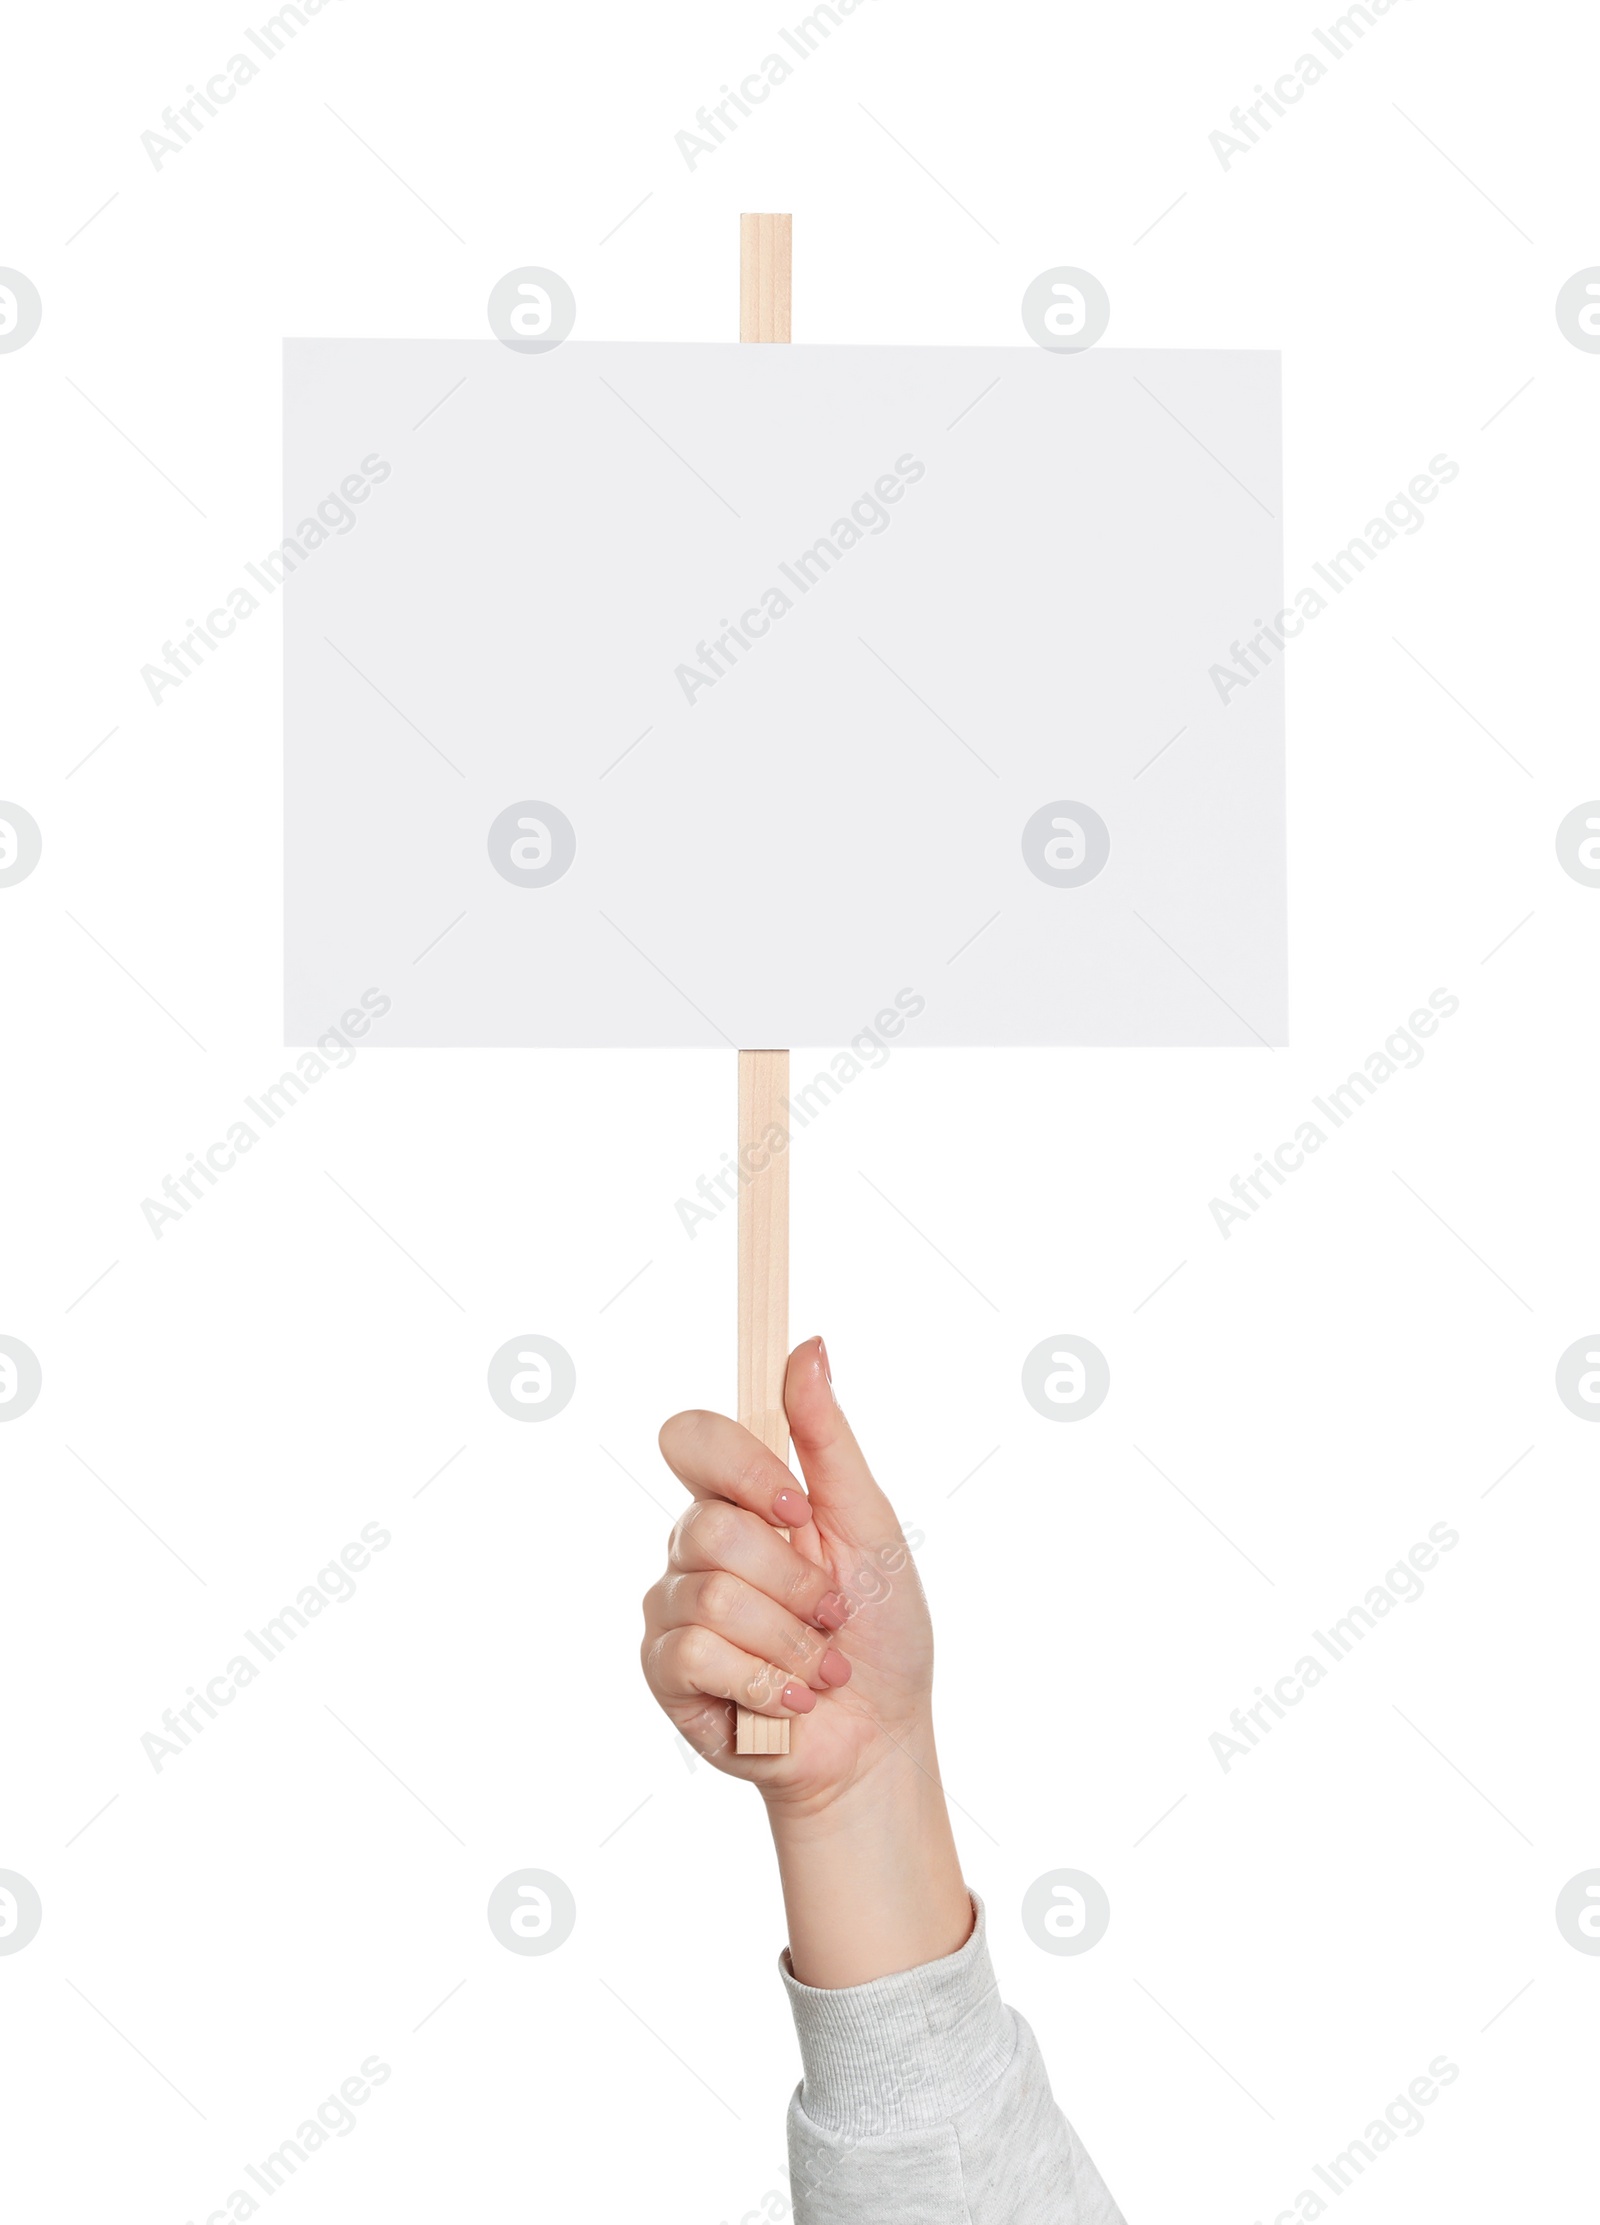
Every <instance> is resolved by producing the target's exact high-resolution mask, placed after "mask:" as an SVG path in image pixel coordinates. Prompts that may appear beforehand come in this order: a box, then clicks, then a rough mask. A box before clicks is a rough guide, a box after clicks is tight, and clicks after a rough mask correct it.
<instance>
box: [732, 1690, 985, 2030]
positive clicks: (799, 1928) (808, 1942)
mask: <svg viewBox="0 0 1600 2225" xmlns="http://www.w3.org/2000/svg"><path fill="white" fill-rule="evenodd" d="M907 1747H908V1748H909V1751H903V1750H900V1749H895V1750H893V1752H892V1756H891V1761H892V1766H891V1762H880V1763H879V1764H878V1765H877V1766H876V1767H875V1768H874V1769H873V1770H872V1771H871V1772H870V1773H869V1774H868V1775H866V1776H865V1777H862V1778H860V1779H857V1780H856V1781H855V1782H853V1783H852V1784H850V1785H849V1786H847V1787H843V1788H840V1789H839V1790H837V1791H835V1792H834V1793H833V1794H832V1795H831V1797H830V1798H828V1799H827V1800H826V1801H825V1802H819V1801H816V1800H810V1801H807V1802H805V1803H802V1804H795V1803H786V1802H784V1801H783V1800H781V1799H780V1798H779V1797H777V1796H772V1797H769V1799H768V1803H767V1814H768V1821H769V1823H770V1824H771V1827H772V1837H773V1844H774V1846H775V1848H776V1850H777V1856H778V1868H779V1872H780V1875H781V1877H782V1880H783V1896H784V1907H785V1912H786V1914H787V1916H788V1922H789V1953H790V1960H791V1964H792V1967H793V1970H794V1974H795V1976H796V1977H797V1978H798V1979H799V1980H800V1982H801V1983H802V1984H803V1985H808V1986H816V1987H826V1988H836V1987H845V1986H856V1985H867V1984H870V1983H871V1982H872V1981H873V1980H874V1979H876V1978H881V1977H887V1976H889V1975H891V1974H892V1973H894V1972H896V1971H901V1970H911V1969H916V1968H918V1967H920V1966H921V1965H922V1964H924V1963H929V1962H937V1961H939V1960H941V1959H942V1958H943V1957H945V1956H946V1955H952V1954H954V1953H956V1952H957V1950H958V1949H959V1948H961V1947H962V1946H963V1945H965V1943H966V1941H967V1939H968V1938H969V1937H970V1936H971V1932H972V1902H971V1898H970V1896H969V1894H968V1892H967V1888H966V1884H965V1881H964V1879H963V1877H962V1874H961V1863H960V1858H959V1856H958V1855H957V1852H956V1846H955V1840H954V1837H953V1835H952V1833H951V1829H950V1818H949V1812H948V1810H947V1808H946V1806H945V1799H944V1792H943V1789H942V1787H941V1785H940V1783H939V1778H938V1764H937V1760H936V1757H935V1755H934V1750H933V1739H932V1732H931V1726H930V1727H929V1729H928V1731H927V1734H926V1736H921V1737H917V1738H916V1739H915V1740H908V1741H907ZM913 1756H914V1757H915V1758H914V1759H913V1758H912V1757H913Z"/></svg>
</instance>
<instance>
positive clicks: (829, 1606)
mask: <svg viewBox="0 0 1600 2225" xmlns="http://www.w3.org/2000/svg"><path fill="white" fill-rule="evenodd" d="M811 1619H812V1621H813V1622H820V1623H821V1625H822V1627H823V1629H824V1630H842V1629H843V1628H844V1626H845V1624H846V1623H847V1622H848V1621H849V1620H850V1609H849V1607H848V1606H847V1605H846V1603H845V1601H844V1600H843V1599H841V1597H840V1596H839V1594H838V1593H837V1592H836V1591H831V1592H828V1593H826V1594H825V1595H824V1596H823V1597H822V1598H821V1599H819V1600H818V1601H817V1604H816V1605H815V1607H813V1608H812V1610H811Z"/></svg>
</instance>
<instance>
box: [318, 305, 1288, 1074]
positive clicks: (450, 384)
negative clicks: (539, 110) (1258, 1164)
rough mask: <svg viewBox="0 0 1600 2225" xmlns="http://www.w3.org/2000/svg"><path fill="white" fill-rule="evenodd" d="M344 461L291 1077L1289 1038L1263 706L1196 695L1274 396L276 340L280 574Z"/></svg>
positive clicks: (832, 360) (1278, 782) (754, 356)
mask: <svg viewBox="0 0 1600 2225" xmlns="http://www.w3.org/2000/svg"><path fill="white" fill-rule="evenodd" d="M369 457H376V458H378V459H379V460H380V461H381V462H382V463H386V464H387V465H388V466H389V467H390V469H389V472H388V476H387V477H385V478H383V479H382V480H381V483H377V484H370V485H368V486H366V487H365V490H364V494H363V499H362V500H361V502H360V504H359V506H356V505H354V504H351V505H349V506H348V509H347V511H346V513H345V515H343V516H339V515H338V514H337V513H338V511H339V510H340V509H341V508H343V507H344V506H343V505H335V506H334V507H333V508H332V509H330V510H329V511H328V512H326V513H325V515H327V516H333V517H336V526H335V529H334V530H332V531H331V532H329V533H328V534H327V536H326V538H325V539H324V540H322V542H321V545H319V546H317V547H315V548H314V549H310V550H309V551H307V552H306V553H303V554H298V555H296V556H295V559H294V561H293V563H292V566H291V567H290V569H289V576H288V578H287V581H286V585H285V590H284V594H285V680H284V689H285V725H286V751H287V765H286V818H285V829H286V831H285V846H286V922H287V925H286V1024H287V1032H288V1036H289V1038H290V1040H292V1041H307V1040H310V1039H312V1038H313V1037H315V1036H316V1035H317V1034H318V1033H320V1032H321V1031H322V1029H323V1028H325V1027H326V1026H327V1025H328V1024H329V1022H330V1020H332V1019H335V1018H337V1015H338V1013H339V1012H340V1011H341V1010H342V1009H343V1008H344V1007H345V1006H347V1005H348V1004H349V1002H350V1001H351V994H352V991H357V992H359V990H360V989H362V988H365V987H367V986H376V987H379V988H381V989H383V990H384V991H385V992H386V993H387V994H388V995H389V996H390V997H391V998H392V1000H393V1011H392V1014H391V1015H390V1016H389V1017H388V1018H386V1020H385V1024H384V1028H383V1037H384V1040H385V1042H387V1043H391V1044H414V1045H424V1044H438V1045H446V1044H459V1045H516V1044H523V1045H549V1046H562V1045H571V1046H586V1045H588V1046H605V1045H617V1046H640V1047H647V1046H657V1045H659V1046H666V1045H695V1044H704V1045H730V1044H731V1045H741V1044H784V1043H824V1044H825V1043H836V1042H843V1041H846V1040H848V1039H849V1037H851V1036H852V1035H854V1034H855V1033H857V1032H858V1031H859V1030H860V1029H861V1028H862V1027H863V1026H865V1025H867V1024H868V1023H869V1022H870V1021H871V1019H872V1017H873V1015H874V1013H875V1012H876V1011H878V1010H880V1009H882V1008H884V1007H886V1006H888V1005H890V1004H892V1002H893V1000H894V998H895V996H896V994H897V993H898V992H901V991H910V992H913V993H914V994H915V995H917V996H920V997H921V998H923V999H924V1000H925V1010H924V1011H922V1012H921V1013H920V1014H919V1015H918V1017H917V1020H916V1023H915V1026H914V1027H913V1028H912V1029H911V1030H909V1031H908V1040H910V1041H914V1042H919V1043H925V1044H930V1045H983V1044H996V1045H1001V1044H1007V1045H1027V1044H1223V1045H1226V1044H1253V1043H1260V1042H1267V1043H1277V1042H1282V1041H1283V1040H1285V1035H1286V1013H1287V988H1286V934H1285V889H1284V798H1283V783H1284V771H1283V701H1282V688H1281V680H1280V675H1279V668H1278V667H1277V665H1276V664H1274V665H1272V666H1271V667H1270V668H1269V669H1268V670H1266V671H1265V672H1263V673H1262V674H1261V675H1260V676H1259V677H1258V678H1256V679H1255V680H1254V681H1252V682H1251V684H1250V685H1249V686H1248V687H1242V688H1235V689H1233V690H1231V691H1230V699H1229V701H1228V702H1227V703H1226V704H1224V703H1223V702H1221V701H1220V700H1219V697H1218V691H1217V689H1216V687H1215V685H1214V684H1213V681H1212V679H1211V677H1210V668H1211V667H1212V665H1213V664H1216V663H1219V662H1220V663H1230V662H1231V661H1232V658H1231V652H1230V644H1232V643H1234V642H1235V641H1247V640H1248V638H1249V636H1250V635H1251V634H1252V633H1254V632H1257V631H1259V629H1260V626H1261V624H1262V622H1263V621H1270V620H1271V619H1272V618H1273V616H1274V615H1275V613H1276V612H1277V611H1278V609H1279V608H1280V606H1281V604H1282V600H1283V597H1282V587H1281V580H1282V558H1281V545H1280V542H1281V537H1280V529H1279V524H1278V518H1279V515H1280V513H1281V507H1282V505H1281V499H1280V480H1281V470H1280V412H1279V374H1278V359H1277V357H1276V356H1275V355H1271V354H1265V353H1257V352H1234V351H1137V352H1134V351H1126V350H1115V349H1096V350H1092V351H1089V352H1087V353H1083V354H1078V355H1058V354H1051V353H1048V352H1046V351H1045V350H1043V349H1040V348H1033V347H1027V348H1018V349H991V348H876V347H872V348H865V347H864V348H812V347H796V346H789V347H782V348H752V347H744V348H741V347H738V346H736V345H730V346H716V345H703V346H702V345H681V344H680V345H666V344H640V345H628V344H597V343H583V342H573V341H569V342H567V343H566V344H565V345H563V346H561V347H559V348H556V349H554V350H552V351H551V352H549V353H546V354H542V355H521V354H517V353H514V352H512V351H511V350H509V349H506V348H503V347H501V346H500V345H499V344H498V343H497V342H496V341H494V340H484V341H460V342H456V341H435V340H430V341H422V340H386V341H348V340H325V341H318V340H314V341H294V342H290V343H289V344H288V346H287V349H286V362H285V529H286V531H287V532H289V533H291V534H292V533H294V531H295V528H296V526H297V525H298V523H299V521H300V520H302V519H307V518H312V517H315V516H317V515H318V511H317V505H318V504H319V503H321V502H323V501H325V499H326V498H327V497H328V495H329V493H330V490H336V489H338V488H339V487H340V485H341V484H342V483H343V482H344V481H345V480H346V479H347V477H348V476H349V475H351V474H359V473H361V471H362V467H363V463H364V460H365V459H367V458H369ZM366 476H367V478H368V479H373V478H376V473H375V472H371V471H369V472H368V473H367V474H366ZM315 538H316V536H307V537H305V539H315ZM301 545H302V547H303V546H304V542H303V541H302V544H301ZM1174 736H1176V739H1173V737H1174ZM1169 745H1170V746H1169ZM492 830H493V832H492ZM491 836H492V839H491Z"/></svg>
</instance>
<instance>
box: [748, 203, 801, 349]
mask: <svg viewBox="0 0 1600 2225" xmlns="http://www.w3.org/2000/svg"><path fill="white" fill-rule="evenodd" d="M793 238H794V218H793V217H792V216H741V217H740V219H739V337H740V339H741V340H787V339H788V337H789V265H790V256H791V244H792V241H793Z"/></svg>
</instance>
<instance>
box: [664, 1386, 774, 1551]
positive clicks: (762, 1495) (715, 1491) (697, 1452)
mask: <svg viewBox="0 0 1600 2225" xmlns="http://www.w3.org/2000/svg"><path fill="white" fill-rule="evenodd" d="M659 1443H660V1446H661V1457H662V1458H663V1459H664V1460H665V1462H666V1464H667V1466H668V1467H669V1468H670V1469H671V1470H672V1472H673V1474H674V1475H675V1476H676V1477H677V1479H678V1481H679V1482H680V1483H681V1484H682V1485H683V1487H684V1489H685V1490H686V1491H690V1492H692V1493H693V1494H694V1496H695V1497H696V1498H697V1499H726V1500H728V1501H729V1502H730V1504H731V1505H733V1506H738V1507H743V1508H744V1509H745V1511H746V1512H747V1513H749V1514H758V1515H759V1516H760V1517H761V1519H762V1521H763V1522H770V1523H772V1524H773V1526H774V1527H775V1528H776V1529H780V1530H793V1529H799V1528H800V1527H801V1526H802V1525H803V1524H805V1523H807V1522H809V1521H810V1520H811V1502H810V1500H809V1499H807V1497H806V1495H805V1493H804V1492H803V1491H801V1490H799V1489H798V1488H797V1487H796V1484H795V1479H794V1474H793V1471H792V1470H791V1469H790V1468H789V1467H788V1465H787V1463H786V1462H784V1461H782V1460H780V1459H779V1458H778V1456H777V1454H776V1453H774V1452H769V1451H768V1450H767V1447H766V1446H765V1445H764V1444H763V1443H762V1442H761V1440H760V1438H759V1437H757V1436H754V1435H753V1434H752V1433H751V1431H749V1430H748V1429H746V1428H745V1427H744V1426H743V1425H742V1424H741V1423H739V1422H735V1421H730V1420H729V1419H728V1417H727V1415H726V1414H710V1413H706V1412H703V1411H698V1410H697V1411H694V1412H691V1413H687V1414H674V1415H673V1417H672V1419H671V1421H669V1422H665V1423H663V1425H662V1429H661V1436H660V1439H659Z"/></svg>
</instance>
